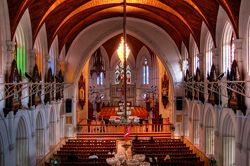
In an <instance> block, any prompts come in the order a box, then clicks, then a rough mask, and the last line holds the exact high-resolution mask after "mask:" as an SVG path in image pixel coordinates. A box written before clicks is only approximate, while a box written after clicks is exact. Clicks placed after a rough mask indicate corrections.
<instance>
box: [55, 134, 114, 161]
mask: <svg viewBox="0 0 250 166" xmlns="http://www.w3.org/2000/svg"><path fill="white" fill-rule="evenodd" d="M110 149H113V151H114V152H115V153H116V140H83V139H70V140H69V141H68V142H66V144H65V145H63V146H62V147H61V148H60V150H58V151H57V153H56V154H54V157H55V158H59V159H60V164H57V165H60V166H66V165H75V166H80V165H84V166H91V165H100V166H108V164H107V163H106V159H107V158H109V157H113V156H114V155H109V154H108V153H109V152H110ZM72 151H73V152H74V153H75V155H76V156H78V157H79V159H78V160H77V162H68V156H69V155H71V152H72ZM91 152H94V154H95V155H96V156H98V159H89V156H90V153H91ZM54 165H55V164H54Z"/></svg>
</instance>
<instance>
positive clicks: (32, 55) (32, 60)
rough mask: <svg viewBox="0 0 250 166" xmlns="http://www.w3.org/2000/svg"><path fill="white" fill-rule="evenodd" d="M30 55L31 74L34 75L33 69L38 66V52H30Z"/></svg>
mask: <svg viewBox="0 0 250 166" xmlns="http://www.w3.org/2000/svg"><path fill="white" fill-rule="evenodd" d="M29 53H30V74H33V73H32V72H33V69H34V67H35V64H36V50H32V49H31V50H29Z"/></svg>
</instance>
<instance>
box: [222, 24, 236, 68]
mask: <svg viewBox="0 0 250 166" xmlns="http://www.w3.org/2000/svg"><path fill="white" fill-rule="evenodd" d="M233 40H234V31H233V27H232V25H231V24H230V23H229V22H228V21H227V22H226V24H225V26H224V30H223V37H222V67H223V68H222V71H223V72H227V71H230V68H231V62H232V60H233V59H232V58H233V57H232V54H233V53H234V48H233V45H234V43H233Z"/></svg>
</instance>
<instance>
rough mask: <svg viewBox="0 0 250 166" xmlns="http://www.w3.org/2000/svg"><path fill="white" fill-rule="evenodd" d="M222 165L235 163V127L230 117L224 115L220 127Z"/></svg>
mask: <svg viewBox="0 0 250 166" xmlns="http://www.w3.org/2000/svg"><path fill="white" fill-rule="evenodd" d="M222 142H223V166H228V165H235V128H234V124H233V121H232V118H231V117H230V115H229V114H227V115H226V117H225V119H224V121H223V127H222Z"/></svg>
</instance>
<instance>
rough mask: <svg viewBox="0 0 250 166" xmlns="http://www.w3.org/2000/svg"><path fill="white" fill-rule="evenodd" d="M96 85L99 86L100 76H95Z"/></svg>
mask: <svg viewBox="0 0 250 166" xmlns="http://www.w3.org/2000/svg"><path fill="white" fill-rule="evenodd" d="M96 83H97V85H100V76H97V78H96Z"/></svg>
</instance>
